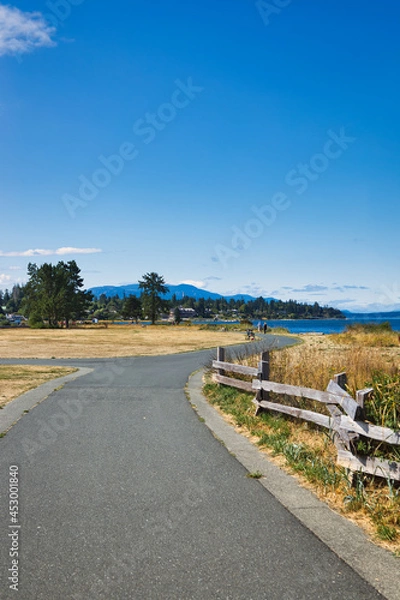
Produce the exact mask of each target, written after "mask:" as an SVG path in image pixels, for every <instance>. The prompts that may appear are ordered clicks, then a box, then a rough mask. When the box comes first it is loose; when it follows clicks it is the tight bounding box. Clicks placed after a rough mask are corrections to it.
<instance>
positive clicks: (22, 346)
mask: <svg viewBox="0 0 400 600" xmlns="http://www.w3.org/2000/svg"><path fill="white" fill-rule="evenodd" d="M244 341H245V336H244V333H243V332H228V331H222V330H221V331H204V330H200V328H199V327H198V326H195V325H192V326H190V327H179V326H178V327H173V326H163V325H155V326H148V327H142V326H141V325H114V326H109V327H108V328H107V329H106V328H103V327H100V326H99V327H98V328H90V329H84V328H82V329H19V328H15V329H14V328H12V329H0V358H108V357H122V356H151V355H157V354H176V353H179V352H190V351H194V350H202V349H204V348H215V347H216V346H220V345H224V346H227V345H229V344H235V343H242V342H244Z"/></svg>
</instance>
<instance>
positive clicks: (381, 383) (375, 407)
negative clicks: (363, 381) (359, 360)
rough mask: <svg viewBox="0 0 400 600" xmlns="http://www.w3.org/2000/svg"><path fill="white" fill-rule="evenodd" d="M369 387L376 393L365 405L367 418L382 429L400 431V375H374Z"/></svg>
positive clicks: (375, 373) (368, 383)
mask: <svg viewBox="0 0 400 600" xmlns="http://www.w3.org/2000/svg"><path fill="white" fill-rule="evenodd" d="M367 387H372V388H373V390H374V392H373V394H372V395H371V397H370V398H368V399H367V401H366V403H365V410H366V414H367V418H368V419H369V420H371V421H372V422H373V423H377V424H378V425H381V426H382V427H390V428H391V429H394V430H397V431H399V430H400V373H397V374H395V375H390V374H388V373H384V372H382V371H376V372H374V373H373V375H372V378H371V380H370V381H368V382H367Z"/></svg>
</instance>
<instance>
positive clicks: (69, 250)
mask: <svg viewBox="0 0 400 600" xmlns="http://www.w3.org/2000/svg"><path fill="white" fill-rule="evenodd" d="M98 252H102V250H101V249H100V248H73V247H69V246H67V247H65V248H57V249H56V250H45V249H43V248H35V249H30V250H22V251H15V252H3V251H1V250H0V256H10V257H11V256H26V257H30V256H54V255H56V256H64V255H65V254H97V253H98Z"/></svg>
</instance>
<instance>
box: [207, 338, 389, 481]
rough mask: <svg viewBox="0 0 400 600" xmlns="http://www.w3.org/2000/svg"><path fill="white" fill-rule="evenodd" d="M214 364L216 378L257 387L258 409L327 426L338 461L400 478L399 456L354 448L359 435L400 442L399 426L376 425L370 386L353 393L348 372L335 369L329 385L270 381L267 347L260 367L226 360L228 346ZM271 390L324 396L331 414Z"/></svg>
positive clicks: (244, 387)
mask: <svg viewBox="0 0 400 600" xmlns="http://www.w3.org/2000/svg"><path fill="white" fill-rule="evenodd" d="M212 368H213V369H214V373H213V379H214V381H216V382H218V383H221V384H223V385H228V386H231V387H235V388H238V389H241V390H243V391H246V392H255V398H254V400H253V402H254V404H255V407H256V415H257V414H259V413H260V412H262V411H265V410H267V411H272V412H278V413H283V414H286V415H290V416H291V417H295V418H298V419H302V420H305V421H309V422H311V423H315V424H316V425H319V426H320V427H326V428H327V429H329V430H330V432H331V435H332V438H333V441H334V443H335V446H336V449H337V463H338V464H339V465H340V466H342V467H345V468H347V469H349V471H351V472H353V473H356V472H362V473H367V474H370V475H375V476H379V477H384V478H386V479H390V480H394V481H400V463H399V462H395V461H389V460H383V459H380V458H373V457H369V456H361V455H358V454H355V452H354V447H355V442H356V441H357V440H358V439H359V438H360V437H361V438H369V439H372V440H376V441H378V442H383V443H385V444H390V445H394V446H400V431H393V430H392V429H389V428H387V427H380V426H378V425H373V424H371V423H368V422H366V421H365V420H364V419H365V415H364V401H365V399H366V398H367V397H368V396H369V395H370V394H371V393H372V392H373V390H372V388H366V389H364V390H359V391H358V392H357V394H356V399H354V398H353V397H352V396H350V394H348V393H347V391H346V389H345V388H346V373H338V374H337V375H334V377H333V379H332V380H331V381H330V382H329V385H328V387H327V389H326V391H320V390H314V389H312V388H306V387H300V386H294V385H287V384H284V383H277V382H274V381H270V378H269V352H263V353H262V354H261V359H260V361H259V364H258V368H256V367H248V366H245V365H239V364H235V363H230V362H226V361H225V348H217V360H214V361H213V363H212ZM226 373H237V374H240V375H248V376H250V377H254V379H253V380H252V381H244V380H242V379H237V378H234V377H228V376H226ZM270 392H273V393H275V394H283V395H285V396H286V397H287V396H292V397H297V398H306V399H308V400H314V401H317V402H321V403H322V404H324V405H325V406H326V408H327V412H328V413H329V415H324V414H321V413H317V412H313V411H311V410H304V409H301V408H297V407H294V406H286V405H284V404H278V403H276V402H270V399H269V393H270Z"/></svg>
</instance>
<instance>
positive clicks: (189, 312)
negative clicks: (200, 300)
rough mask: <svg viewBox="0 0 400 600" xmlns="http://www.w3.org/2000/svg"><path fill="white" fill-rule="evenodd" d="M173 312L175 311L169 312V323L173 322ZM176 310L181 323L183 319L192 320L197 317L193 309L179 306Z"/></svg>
mask: <svg viewBox="0 0 400 600" xmlns="http://www.w3.org/2000/svg"><path fill="white" fill-rule="evenodd" d="M175 310H176V309H175V308H173V309H172V310H170V311H169V317H168V321H170V322H171V323H173V322H174V321H175ZM178 310H179V316H180V318H181V319H182V321H183V320H185V319H186V320H187V319H194V318H195V317H197V312H196V311H195V310H194V308H185V307H183V306H179V307H178Z"/></svg>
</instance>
